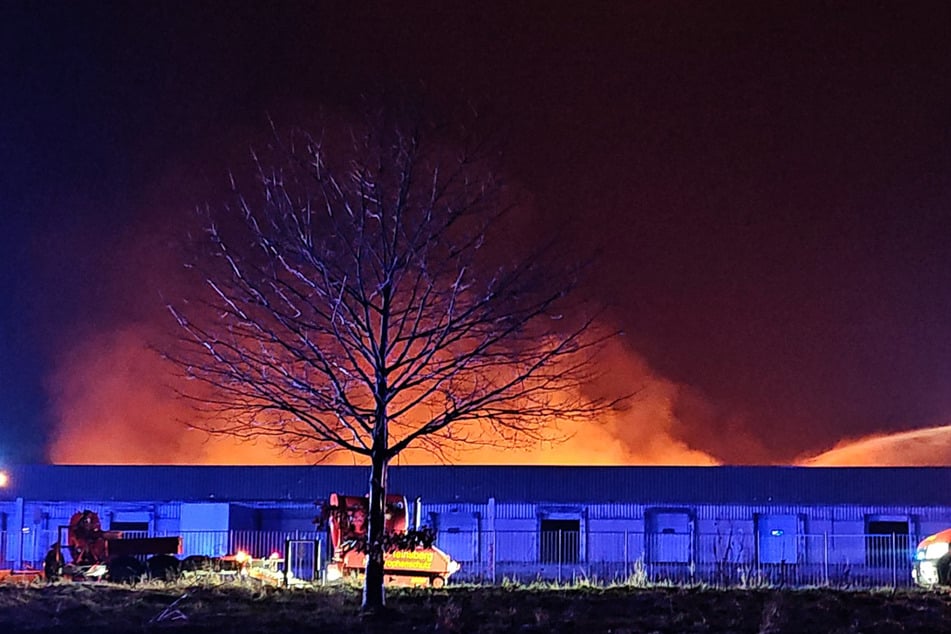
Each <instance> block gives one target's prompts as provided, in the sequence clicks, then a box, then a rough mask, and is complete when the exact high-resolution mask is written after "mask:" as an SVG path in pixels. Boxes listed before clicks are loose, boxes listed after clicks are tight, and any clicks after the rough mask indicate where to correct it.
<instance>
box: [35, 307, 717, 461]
mask: <svg viewBox="0 0 951 634" xmlns="http://www.w3.org/2000/svg"><path fill="white" fill-rule="evenodd" d="M156 336H157V333H156V331H155V330H154V329H153V328H150V327H149V326H148V325H146V324H139V325H137V326H130V327H127V328H125V329H122V330H116V331H113V332H111V333H108V334H101V335H98V336H96V337H94V338H91V339H88V340H87V341H85V342H84V343H83V344H82V345H81V346H77V347H76V348H74V349H73V350H72V351H71V353H70V354H69V355H68V356H66V357H64V358H63V359H62V360H61V363H60V366H59V368H58V370H57V372H56V373H55V375H54V376H53V377H52V379H51V381H50V388H51V392H52V394H53V397H54V402H55V410H56V413H57V414H58V418H59V424H58V426H57V430H56V434H55V436H54V438H53V442H52V448H51V452H50V459H51V460H52V462H54V463H59V464H78V463H99V464H308V463H312V462H313V461H314V460H313V456H307V455H301V454H289V453H286V452H282V451H280V450H279V449H277V448H275V447H273V446H270V445H268V444H266V443H264V442H258V443H241V442H237V441H235V440H232V439H229V438H223V437H218V436H209V435H208V434H205V433H204V432H200V431H196V430H190V429H188V428H187V426H186V424H185V422H186V421H194V420H195V417H196V416H199V415H200V414H199V413H197V412H196V411H195V410H194V409H193V408H192V407H191V406H190V404H189V403H188V402H185V401H182V400H180V399H179V398H177V397H176V396H175V393H174V391H173V390H172V389H171V388H170V387H168V386H167V385H166V383H167V382H168V381H169V378H170V376H171V374H170V370H171V368H170V367H169V366H168V365H167V363H166V362H165V361H163V360H162V359H161V358H160V357H159V356H158V355H157V354H156V353H155V352H154V351H152V350H150V349H149V348H148V347H147V346H146V344H145V342H146V341H149V340H154V338H155V337H156ZM604 363H605V364H607V365H608V366H609V367H610V368H611V369H612V371H611V372H610V374H609V375H608V376H610V377H611V380H610V383H611V385H600V386H592V389H599V390H612V391H613V393H616V394H621V393H625V392H627V393H630V392H636V396H635V397H634V398H633V400H632V401H631V403H630V404H629V406H628V407H627V408H626V409H625V410H624V411H615V412H609V413H607V414H605V415H604V417H603V419H602V420H599V421H596V422H591V423H586V424H584V425H581V426H577V427H571V426H566V425H559V424H558V423H557V422H555V421H553V423H552V432H553V436H558V437H559V438H566V439H565V440H564V441H563V442H541V441H539V442H535V443H530V444H527V445H526V446H520V447H503V446H498V445H493V446H474V447H473V446H458V445H457V446H447V447H443V448H442V451H443V456H437V455H434V453H433V452H432V451H429V450H427V449H425V448H420V447H415V448H414V447H410V449H408V450H407V451H406V452H404V454H403V455H401V456H400V458H399V463H401V464H432V463H439V462H442V461H444V460H446V461H449V462H451V463H453V464H572V465H582V464H591V465H632V464H683V465H710V464H716V460H714V459H713V458H712V457H711V456H710V455H708V454H706V453H704V452H702V451H697V450H695V449H692V448H691V447H689V446H687V445H686V444H685V443H684V442H683V441H681V440H679V439H677V438H676V437H675V436H674V434H673V431H672V428H673V425H674V424H675V422H676V419H675V416H674V414H673V403H674V400H675V399H676V395H677V386H676V385H674V384H672V383H670V382H668V381H664V380H662V379H658V378H656V377H654V376H653V375H652V373H651V372H650V369H649V368H648V366H647V365H646V363H644V362H643V361H642V360H641V359H639V358H637V357H636V356H635V355H632V354H630V353H627V352H626V351H624V350H622V348H621V347H620V346H619V345H616V346H614V347H613V348H612V349H611V350H609V351H607V353H606V354H605V356H604ZM353 461H354V458H353V457H351V456H348V455H345V454H336V455H334V456H332V457H330V459H328V460H327V461H326V462H327V463H329V464H341V463H345V464H346V463H352V462H353Z"/></svg>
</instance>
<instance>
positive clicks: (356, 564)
mask: <svg viewBox="0 0 951 634" xmlns="http://www.w3.org/2000/svg"><path fill="white" fill-rule="evenodd" d="M385 504H386V506H385V516H384V526H383V532H384V533H385V537H386V541H387V542H388V543H390V544H393V546H392V547H391V548H388V549H387V550H386V551H385V552H384V554H383V574H384V581H385V582H386V583H387V584H390V585H409V586H419V585H431V586H433V587H437V588H438V587H441V586H443V585H444V584H445V583H446V580H447V579H448V578H449V577H450V576H452V575H453V574H455V573H456V572H458V571H459V568H460V566H459V563H458V562H455V561H453V559H452V557H450V556H449V555H447V554H446V553H444V552H443V551H441V550H440V549H438V548H436V547H435V546H433V545H432V541H433V538H434V537H435V534H434V533H432V532H430V531H425V530H423V531H421V530H420V529H419V526H418V525H417V527H416V528H415V529H414V530H413V531H412V535H411V534H410V531H408V530H407V519H406V510H407V504H406V498H405V497H404V496H402V495H394V494H390V495H387V496H386V503H385ZM369 510H370V501H369V499H368V498H367V497H365V496H364V497H358V496H351V495H339V494H337V493H333V494H331V495H330V501H329V502H328V503H327V504H325V505H324V509H323V515H322V518H321V519H322V520H323V521H325V522H326V523H327V528H328V533H329V535H330V546H331V548H332V550H333V552H332V554H331V559H330V563H328V564H327V581H335V580H337V579H340V578H343V577H350V576H356V575H359V574H362V573H363V572H364V571H365V569H366V561H367V557H366V553H365V552H364V551H365V547H366V539H367V529H368V526H367V522H368V518H369ZM417 524H418V522H417ZM410 537H414V538H416V539H409V538H410ZM401 541H402V542H407V544H405V545H402V546H401V545H399V544H400V542H401ZM410 544H416V545H410Z"/></svg>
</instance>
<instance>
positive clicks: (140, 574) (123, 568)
mask: <svg viewBox="0 0 951 634" xmlns="http://www.w3.org/2000/svg"><path fill="white" fill-rule="evenodd" d="M107 567H108V569H109V571H108V572H107V573H106V579H107V580H109V581H111V582H113V583H128V584H136V583H139V582H140V581H142V580H143V579H145V577H146V575H147V574H148V569H147V568H146V567H145V564H143V563H142V562H141V561H139V560H138V559H136V558H135V557H116V558H115V559H113V560H112V561H110V562H109V565H108V566H107Z"/></svg>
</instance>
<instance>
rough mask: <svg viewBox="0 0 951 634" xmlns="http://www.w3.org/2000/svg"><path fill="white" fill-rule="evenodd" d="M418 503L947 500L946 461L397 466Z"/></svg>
mask: <svg viewBox="0 0 951 634" xmlns="http://www.w3.org/2000/svg"><path fill="white" fill-rule="evenodd" d="M7 471H8V472H9V473H10V484H9V485H8V486H7V487H5V488H4V489H2V490H0V499H7V500H12V499H15V498H17V497H22V498H25V499H30V500H49V501H56V500H61V501H69V500H89V499H93V500H103V501H122V500H158V501H172V500H184V501H194V502H197V501H206V502H210V501H215V500H227V501H254V500H259V501H260V500H272V501H278V500H284V501H296V502H304V501H315V500H320V499H324V498H326V497H327V496H328V495H329V494H330V493H332V492H335V491H336V492H346V493H350V492H359V491H362V490H364V489H366V487H367V476H368V469H367V468H366V467H354V466H316V467H224V466H87V465H66V466H48V465H40V466H37V465H33V466H14V467H9V468H8V469H7ZM390 490H392V491H399V492H402V493H405V494H406V495H408V496H411V497H415V496H420V497H422V498H423V501H424V503H437V502H438V503H450V502H459V503H466V502H470V503H485V502H486V501H487V500H488V499H489V498H495V499H496V500H497V501H498V502H500V503H503V502H507V503H529V502H531V503H539V504H572V503H575V504H590V505H594V504H621V505H623V504H640V505H651V506H657V505H682V506H693V505H744V506H757V507H775V506H803V505H805V506H809V507H814V506H827V505H850V506H895V505H903V506H905V505H907V506H916V507H926V506H943V507H949V506H951V468H948V467H822V468H809V467H745V466H740V467H548V466H498V467H496V466H424V467H411V466H397V467H392V468H391V471H390Z"/></svg>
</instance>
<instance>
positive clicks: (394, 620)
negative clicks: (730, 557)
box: [0, 584, 951, 634]
mask: <svg viewBox="0 0 951 634" xmlns="http://www.w3.org/2000/svg"><path fill="white" fill-rule="evenodd" d="M359 602H360V596H359V591H358V590H357V589H354V588H337V589H319V590H294V591H282V590H276V589H271V588H256V587H244V586H190V587H189V586H171V587H167V586H157V585H156V586H143V587H140V588H135V589H133V588H128V587H122V586H114V585H106V584H101V585H81V584H62V585H51V586H16V585H5V586H0V632H4V633H6V632H11V633H12V632H64V631H65V632H96V633H97V634H98V633H111V632H158V631H169V632H181V633H183V634H184V633H191V632H235V633H238V632H241V633H244V634H250V633H255V632H269V633H294V634H296V633H301V632H334V633H338V632H346V633H351V632H399V633H405V632H431V633H468V632H486V633H493V632H519V633H531V632H583V633H584V634H594V633H597V632H611V633H613V634H633V633H635V632H663V633H671V634H673V633H677V634H680V633H690V632H736V633H743V632H751V633H764V634H765V633H778V632H806V633H809V634H817V633H819V632H835V633H841V634H845V633H850V634H851V633H855V634H857V633H859V632H861V633H864V634H874V633H885V632H951V594H948V593H947V592H938V591H934V592H928V591H863V592H857V591H836V590H828V589H816V590H715V589H709V588H702V587H690V588H631V587H611V588H594V587H582V588H562V589H559V588H533V587H527V588H526V587H516V586H512V587H473V586H459V587H449V588H444V589H441V590H400V591H396V590H394V591H391V592H390V594H389V597H388V605H387V610H386V612H385V613H384V614H382V615H376V616H375V617H372V618H368V617H366V616H361V615H360V612H359Z"/></svg>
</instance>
